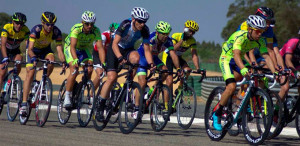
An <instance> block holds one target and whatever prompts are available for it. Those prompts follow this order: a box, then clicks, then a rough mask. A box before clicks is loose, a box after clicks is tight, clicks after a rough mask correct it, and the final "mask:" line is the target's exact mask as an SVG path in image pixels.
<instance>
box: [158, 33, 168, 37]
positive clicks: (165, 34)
mask: <svg viewBox="0 0 300 146" xmlns="http://www.w3.org/2000/svg"><path fill="white" fill-rule="evenodd" d="M158 33H159V34H161V35H164V36H169V34H170V33H162V32H158Z"/></svg>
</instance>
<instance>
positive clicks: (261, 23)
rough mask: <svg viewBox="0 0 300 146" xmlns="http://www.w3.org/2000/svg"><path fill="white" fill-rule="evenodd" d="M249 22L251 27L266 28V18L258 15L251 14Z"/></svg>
mask: <svg viewBox="0 0 300 146" xmlns="http://www.w3.org/2000/svg"><path fill="white" fill-rule="evenodd" d="M247 24H248V26H249V27H251V28H256V29H266V27H267V24H266V20H265V19H264V18H262V17H261V16H258V15H250V16H249V17H248V20H247Z"/></svg>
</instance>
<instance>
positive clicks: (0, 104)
mask: <svg viewBox="0 0 300 146" xmlns="http://www.w3.org/2000/svg"><path fill="white" fill-rule="evenodd" d="M2 110H3V102H2V100H0V115H1V113H2Z"/></svg>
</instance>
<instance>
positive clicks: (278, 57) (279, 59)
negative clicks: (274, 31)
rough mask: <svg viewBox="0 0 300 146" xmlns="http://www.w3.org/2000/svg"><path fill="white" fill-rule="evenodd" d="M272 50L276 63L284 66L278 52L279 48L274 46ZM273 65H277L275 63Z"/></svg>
mask: <svg viewBox="0 0 300 146" xmlns="http://www.w3.org/2000/svg"><path fill="white" fill-rule="evenodd" d="M273 50H274V53H275V56H276V59H277V63H278V65H279V66H281V67H282V68H284V62H283V59H282V56H281V55H280V53H279V48H278V47H274V49H273ZM275 65H277V64H275Z"/></svg>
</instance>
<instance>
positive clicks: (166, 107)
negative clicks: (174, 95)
mask: <svg viewBox="0 0 300 146" xmlns="http://www.w3.org/2000/svg"><path fill="white" fill-rule="evenodd" d="M165 109H166V110H168V102H165Z"/></svg>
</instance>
